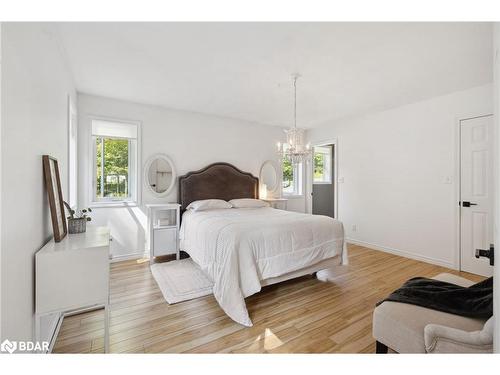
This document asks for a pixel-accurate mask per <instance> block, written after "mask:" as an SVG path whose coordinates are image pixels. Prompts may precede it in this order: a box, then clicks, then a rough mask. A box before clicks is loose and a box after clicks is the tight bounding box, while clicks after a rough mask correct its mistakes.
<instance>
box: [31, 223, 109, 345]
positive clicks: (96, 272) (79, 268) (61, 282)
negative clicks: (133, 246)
mask: <svg viewBox="0 0 500 375" xmlns="http://www.w3.org/2000/svg"><path fill="white" fill-rule="evenodd" d="M110 240H111V238H110V234H109V229H108V228H107V227H97V226H95V227H94V226H88V227H87V232H85V233H81V234H68V235H67V236H66V237H65V238H63V240H62V241H61V242H54V240H51V241H50V242H49V243H47V244H46V245H45V246H44V247H43V248H42V249H40V250H39V251H38V252H37V253H36V256H35V280H36V281H35V283H36V284H35V288H36V292H35V293H36V294H35V300H36V301H35V319H36V321H35V327H36V336H37V339H38V338H39V335H40V319H41V318H42V317H43V316H44V315H48V314H54V313H59V314H63V316H64V315H65V314H69V313H72V312H73V313H74V312H76V311H82V310H87V309H89V310H90V309H97V308H104V319H105V323H104V327H105V333H104V346H105V351H106V352H108V350H109V245H110Z"/></svg>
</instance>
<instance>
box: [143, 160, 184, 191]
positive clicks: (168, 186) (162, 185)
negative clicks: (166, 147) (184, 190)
mask: <svg viewBox="0 0 500 375" xmlns="http://www.w3.org/2000/svg"><path fill="white" fill-rule="evenodd" d="M176 177H177V175H176V171H175V168H174V163H173V162H172V160H171V159H170V158H169V157H168V156H167V155H165V154H154V155H152V156H151V157H150V158H149V159H148V161H147V162H146V165H145V168H144V183H145V185H146V186H147V188H148V190H149V192H150V193H151V194H153V195H154V196H155V197H158V198H161V197H165V196H167V195H168V194H170V192H171V191H172V189H173V188H174V186H175V179H176Z"/></svg>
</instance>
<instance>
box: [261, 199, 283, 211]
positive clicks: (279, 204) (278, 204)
mask: <svg viewBox="0 0 500 375" xmlns="http://www.w3.org/2000/svg"><path fill="white" fill-rule="evenodd" d="M261 200H263V201H264V202H267V203H269V204H270V205H271V207H272V208H277V209H280V210H286V206H287V202H288V199H286V198H266V199H261Z"/></svg>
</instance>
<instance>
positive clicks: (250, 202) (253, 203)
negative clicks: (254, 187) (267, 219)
mask: <svg viewBox="0 0 500 375" xmlns="http://www.w3.org/2000/svg"><path fill="white" fill-rule="evenodd" d="M229 203H231V204H232V205H233V207H234V208H260V207H269V204H268V203H267V202H264V201H261V200H260V199H252V198H242V199H231V200H230V201H229Z"/></svg>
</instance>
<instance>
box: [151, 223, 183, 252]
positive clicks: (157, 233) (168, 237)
mask: <svg viewBox="0 0 500 375" xmlns="http://www.w3.org/2000/svg"><path fill="white" fill-rule="evenodd" d="M153 251H154V256H160V255H167V254H176V253H177V228H164V229H155V230H154V234H153Z"/></svg>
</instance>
